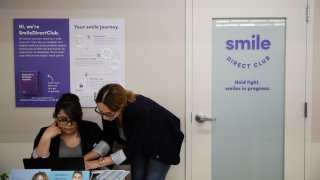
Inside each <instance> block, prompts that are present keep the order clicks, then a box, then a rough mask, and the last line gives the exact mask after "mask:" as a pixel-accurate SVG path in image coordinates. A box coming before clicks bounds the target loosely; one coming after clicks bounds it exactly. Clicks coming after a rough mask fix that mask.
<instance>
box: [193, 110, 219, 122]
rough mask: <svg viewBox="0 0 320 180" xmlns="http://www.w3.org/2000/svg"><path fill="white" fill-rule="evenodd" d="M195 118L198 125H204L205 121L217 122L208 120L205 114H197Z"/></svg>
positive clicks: (211, 119)
mask: <svg viewBox="0 0 320 180" xmlns="http://www.w3.org/2000/svg"><path fill="white" fill-rule="evenodd" d="M195 118H196V121H197V122H198V123H204V122H205V121H215V120H216V119H215V118H208V117H207V116H206V115H205V113H203V112H197V114H196V116H195Z"/></svg>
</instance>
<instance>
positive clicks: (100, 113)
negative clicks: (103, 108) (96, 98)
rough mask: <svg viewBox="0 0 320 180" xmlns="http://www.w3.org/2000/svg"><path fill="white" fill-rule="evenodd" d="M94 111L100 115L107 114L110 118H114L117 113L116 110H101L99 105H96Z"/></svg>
mask: <svg viewBox="0 0 320 180" xmlns="http://www.w3.org/2000/svg"><path fill="white" fill-rule="evenodd" d="M94 111H95V112H96V113H98V114H99V115H100V116H106V117H108V118H113V117H114V115H115V114H116V112H114V113H112V112H100V111H99V109H98V107H97V106H96V108H95V109H94Z"/></svg>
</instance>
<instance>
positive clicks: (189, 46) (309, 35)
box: [185, 0, 314, 180]
mask: <svg viewBox="0 0 320 180" xmlns="http://www.w3.org/2000/svg"><path fill="white" fill-rule="evenodd" d="M193 1H194V0H186V133H185V141H186V166H185V168H186V171H185V172H186V180H192V168H193V166H192V164H193V163H192V138H193V134H192V121H194V114H192V111H193V109H192V105H193V102H192V101H193V100H192V99H193V97H192V96H193V67H192V66H193ZM306 2H307V4H308V5H307V6H308V7H306V16H308V17H306V19H308V23H307V30H306V39H307V43H306V45H307V47H306V70H305V71H306V75H305V88H306V89H305V101H306V102H307V103H308V108H307V117H306V118H305V127H304V129H305V131H304V133H305V138H304V140H305V142H304V143H305V144H304V149H305V151H304V153H305V158H304V179H305V180H311V179H312V177H311V173H312V172H311V169H312V168H311V167H310V166H311V164H312V161H313V159H312V157H311V155H312V140H311V135H312V134H311V133H312V132H311V126H312V111H311V110H312V78H313V77H312V63H313V29H314V26H313V25H314V0H306ZM308 9H309V10H308ZM210 156H211V155H210ZM208 158H209V157H208ZM210 158H211V157H210ZM197 168H202V167H197Z"/></svg>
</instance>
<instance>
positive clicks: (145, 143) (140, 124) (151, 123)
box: [102, 95, 184, 165]
mask: <svg viewBox="0 0 320 180" xmlns="http://www.w3.org/2000/svg"><path fill="white" fill-rule="evenodd" d="M102 124H103V130H104V131H103V132H104V136H105V137H104V138H105V140H106V141H107V142H108V144H109V145H110V147H112V146H113V143H114V141H117V142H118V143H120V144H122V145H124V146H125V148H124V149H123V152H124V154H125V155H126V157H127V159H126V162H127V161H129V162H130V160H131V159H132V157H134V156H135V155H137V154H141V153H142V154H145V155H147V156H148V157H154V158H156V159H159V160H160V161H162V162H164V163H166V164H174V165H176V164H179V162H180V157H179V154H180V149H181V144H182V141H183V138H184V135H183V133H182V132H181V130H180V120H179V118H177V117H176V116H175V115H173V114H172V113H171V112H169V111H168V110H167V109H165V108H164V107H162V106H161V105H159V104H157V103H156V102H154V101H153V100H151V99H149V98H147V97H144V96H142V95H137V96H136V101H135V102H133V103H130V104H128V106H127V107H126V108H125V110H124V112H123V114H122V128H123V131H124V134H125V136H126V139H127V141H123V140H122V139H121V138H120V135H119V131H118V127H117V123H116V121H115V120H114V121H106V120H102Z"/></svg>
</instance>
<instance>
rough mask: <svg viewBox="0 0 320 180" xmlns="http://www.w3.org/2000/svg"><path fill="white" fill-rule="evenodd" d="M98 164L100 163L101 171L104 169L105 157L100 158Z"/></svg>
mask: <svg viewBox="0 0 320 180" xmlns="http://www.w3.org/2000/svg"><path fill="white" fill-rule="evenodd" d="M98 162H99V167H100V169H102V168H103V167H104V166H105V162H104V158H103V157H100V158H99V159H98Z"/></svg>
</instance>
